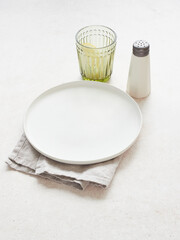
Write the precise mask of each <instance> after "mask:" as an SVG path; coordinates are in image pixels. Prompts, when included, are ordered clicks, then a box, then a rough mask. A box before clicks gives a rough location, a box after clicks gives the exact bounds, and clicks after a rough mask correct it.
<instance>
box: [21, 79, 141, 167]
mask: <svg viewBox="0 0 180 240" xmlns="http://www.w3.org/2000/svg"><path fill="white" fill-rule="evenodd" d="M141 125H142V116H141V112H140V109H139V107H138V105H137V104H136V102H135V101H134V100H133V99H132V98H131V97H129V96H128V95H127V94H126V93H124V92H123V91H121V90H120V89H118V88H116V87H113V86H111V85H109V84H106V83H99V82H90V81H77V82H69V83H65V84H62V85H60V86H57V87H54V88H52V89H49V90H48V91H46V92H44V93H43V94H41V95H40V96H39V97H38V98H36V99H35V100H34V101H33V103H32V104H31V105H30V107H29V109H28V111H27V113H26V115H25V119H24V130H25V134H26V137H27V139H28V140H29V142H30V143H31V144H32V146H33V147H34V148H35V149H37V150H38V151H39V152H40V153H42V154H43V155H45V156H47V157H49V158H51V159H54V160H56V161H59V162H64V163H69V164H91V163H98V162H102V161H106V160H109V159H112V158H114V157H116V156H118V155H120V154H121V153H123V152H124V151H125V150H127V149H128V148H129V147H130V146H131V145H132V144H133V143H134V141H135V140H136V138H137V136H138V135H139V132H140V129H141Z"/></svg>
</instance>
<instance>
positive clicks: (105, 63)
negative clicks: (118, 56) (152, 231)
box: [76, 25, 117, 82]
mask: <svg viewBox="0 0 180 240" xmlns="http://www.w3.org/2000/svg"><path fill="white" fill-rule="evenodd" d="M116 38H117V37H116V33H115V32H114V31H113V30H112V29H110V28H108V27H105V26H99V25H93V26H88V27H84V28H82V29H80V30H79V31H78V32H77V34H76V47H77V53H78V60H79V66H80V72H81V75H82V78H83V79H84V80H94V81H100V82H107V81H108V80H109V79H110V77H111V74H112V69H113V61H114V53H115V47H116Z"/></svg>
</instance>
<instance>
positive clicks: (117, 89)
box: [23, 80, 143, 165]
mask: <svg viewBox="0 0 180 240" xmlns="http://www.w3.org/2000/svg"><path fill="white" fill-rule="evenodd" d="M74 85H79V86H80V85H97V86H106V88H111V89H113V90H116V91H119V92H121V94H123V95H124V96H126V97H127V98H129V100H130V101H132V102H133V103H134V105H135V106H136V108H137V110H138V112H139V116H140V126H139V130H138V133H137V136H136V137H135V139H134V140H133V141H132V142H131V143H130V144H129V145H128V146H127V147H126V148H124V149H123V150H122V151H120V152H118V153H115V154H113V155H111V156H107V157H104V158H98V159H94V160H88V161H78V160H76V161H74V160H67V159H66V160H64V159H60V158H58V157H55V156H51V155H49V154H47V153H45V152H44V151H41V150H40V149H39V148H38V147H36V146H35V145H34V144H33V143H32V142H31V140H30V138H29V136H28V134H27V127H26V125H27V124H26V122H27V115H28V113H29V110H30V108H31V106H32V105H33V104H34V103H35V102H36V101H37V100H38V99H39V98H41V97H42V96H43V95H46V94H47V93H48V92H52V91H53V90H55V89H56V88H60V89H61V88H63V87H66V86H67V87H68V86H69V87H73V86H74ZM142 124H143V117H142V113H141V110H140V107H139V105H138V104H137V102H136V101H135V100H134V99H133V98H132V97H131V96H129V95H128V93H126V92H124V91H123V90H121V89H120V88H118V87H116V86H113V85H110V84H109V83H101V82H96V81H84V80H83V81H82V80H81V81H70V82H65V83H62V84H59V85H56V86H54V87H51V88H49V89H47V90H45V91H44V92H42V93H40V94H39V95H38V96H37V97H36V98H35V99H34V100H33V101H32V102H31V103H30V104H29V106H28V108H27V109H26V112H25V114H24V118H23V129H24V133H25V135H26V138H27V140H28V141H29V143H30V144H31V145H32V146H33V148H34V149H36V150H37V151H38V152H39V153H40V154H42V155H44V156H45V157H48V158H50V159H51V160H54V161H57V162H61V163H66V164H73V165H89V164H95V163H101V162H105V161H108V160H112V159H114V158H115V157H118V156H120V155H121V154H123V153H124V152H125V151H127V150H128V149H129V148H130V147H131V146H132V145H133V144H134V143H135V141H136V140H137V138H138V136H139V134H140V131H141V129H142Z"/></svg>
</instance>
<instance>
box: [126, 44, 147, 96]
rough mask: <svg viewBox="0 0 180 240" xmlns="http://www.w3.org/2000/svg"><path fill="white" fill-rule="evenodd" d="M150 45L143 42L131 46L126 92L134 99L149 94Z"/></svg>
mask: <svg viewBox="0 0 180 240" xmlns="http://www.w3.org/2000/svg"><path fill="white" fill-rule="evenodd" d="M149 49H150V45H149V43H148V42H147V41H145V40H138V41H136V42H134V44H133V51H132V57H131V63H130V68H129V76H128V82H127V92H128V93H129V95H131V96H132V97H134V98H144V97H147V96H148V95H149V93H150V89H151V84H150V57H149Z"/></svg>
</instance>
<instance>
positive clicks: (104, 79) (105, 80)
mask: <svg viewBox="0 0 180 240" xmlns="http://www.w3.org/2000/svg"><path fill="white" fill-rule="evenodd" d="M110 77H111V76H107V77H106V78H103V79H90V78H87V77H85V76H82V79H83V80H88V81H97V82H107V81H109V79H110Z"/></svg>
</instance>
